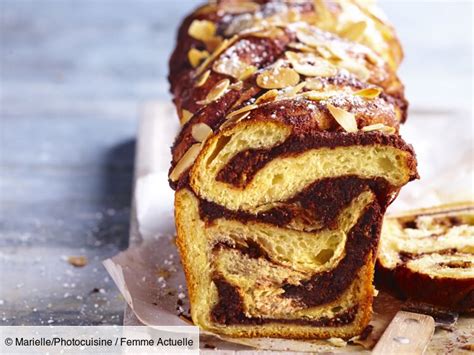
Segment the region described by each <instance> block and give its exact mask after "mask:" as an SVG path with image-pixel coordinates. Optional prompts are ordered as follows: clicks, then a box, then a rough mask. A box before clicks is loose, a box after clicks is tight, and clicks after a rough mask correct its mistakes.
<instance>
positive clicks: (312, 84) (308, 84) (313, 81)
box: [305, 78, 324, 90]
mask: <svg viewBox="0 0 474 355" xmlns="http://www.w3.org/2000/svg"><path fill="white" fill-rule="evenodd" d="M305 88H306V89H308V90H321V89H323V88H324V85H323V83H322V82H321V80H320V79H319V78H307V79H306V81H305Z"/></svg>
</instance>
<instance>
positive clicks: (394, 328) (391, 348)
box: [372, 311, 435, 355]
mask: <svg viewBox="0 0 474 355" xmlns="http://www.w3.org/2000/svg"><path fill="white" fill-rule="evenodd" d="M434 330H435V322H434V319H433V317H430V316H426V315H424V314H418V313H412V312H405V311H400V312H398V313H397V314H396V315H395V317H394V318H393V320H392V322H391V323H390V324H389V326H388V327H387V329H386V330H385V332H384V333H383V335H382V337H381V338H380V340H379V341H378V343H377V345H376V346H375V348H374V349H373V351H372V354H373V355H398V354H407V355H408V354H412V355H421V354H423V353H424V352H425V350H426V348H427V346H428V344H429V342H430V340H431V337H432V336H433V333H434Z"/></svg>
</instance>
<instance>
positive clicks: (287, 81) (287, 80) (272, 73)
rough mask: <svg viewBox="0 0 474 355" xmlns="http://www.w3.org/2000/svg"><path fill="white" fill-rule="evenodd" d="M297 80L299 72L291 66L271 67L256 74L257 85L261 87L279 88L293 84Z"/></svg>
mask: <svg viewBox="0 0 474 355" xmlns="http://www.w3.org/2000/svg"><path fill="white" fill-rule="evenodd" d="M299 81H300V76H299V74H298V73H297V72H296V71H295V70H294V69H291V68H281V67H278V68H272V69H269V70H265V71H264V72H262V73H260V74H259V75H258V76H257V85H258V86H260V87H261V88H263V89H281V88H285V87H288V86H295V85H296V84H298V83H299Z"/></svg>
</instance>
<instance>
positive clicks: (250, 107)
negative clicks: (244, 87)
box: [226, 104, 258, 119]
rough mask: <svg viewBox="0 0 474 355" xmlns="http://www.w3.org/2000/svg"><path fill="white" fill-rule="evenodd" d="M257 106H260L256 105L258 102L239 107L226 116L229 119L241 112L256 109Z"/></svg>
mask: <svg viewBox="0 0 474 355" xmlns="http://www.w3.org/2000/svg"><path fill="white" fill-rule="evenodd" d="M257 107H258V105H256V104H252V105H247V106H244V107H242V108H239V109H238V110H235V111H232V112H231V113H229V114H228V115H227V117H226V118H227V119H229V118H232V117H234V116H237V115H240V114H241V113H244V112H248V111H252V110H255V109H256V108H257Z"/></svg>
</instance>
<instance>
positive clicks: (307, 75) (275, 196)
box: [169, 0, 417, 338]
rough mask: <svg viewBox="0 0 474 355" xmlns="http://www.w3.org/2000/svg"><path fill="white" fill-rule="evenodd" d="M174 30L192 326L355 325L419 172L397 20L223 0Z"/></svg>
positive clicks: (275, 332) (350, 5)
mask: <svg viewBox="0 0 474 355" xmlns="http://www.w3.org/2000/svg"><path fill="white" fill-rule="evenodd" d="M177 42H178V44H177V47H176V49H175V51H174V53H173V55H172V57H171V60H170V76H169V79H170V82H171V92H172V93H173V97H174V102H175V104H176V107H177V111H178V114H179V117H180V121H181V123H182V128H181V131H180V133H179V135H178V136H177V138H176V141H175V143H174V145H173V147H172V157H173V161H172V164H171V168H170V175H169V178H170V183H171V186H172V187H173V188H174V189H176V193H175V218H176V226H177V245H178V248H179V251H180V254H181V259H182V263H183V266H184V269H185V273H186V279H187V286H188V290H189V296H190V303H191V315H192V319H193V321H194V323H195V324H196V325H198V326H200V327H202V328H203V329H206V330H210V331H213V332H216V333H220V334H225V335H228V336H235V337H254V336H259V337H267V336H268V337H285V338H329V337H342V338H350V337H352V336H354V335H356V334H359V333H360V332H361V331H362V330H363V329H364V328H365V327H366V325H367V324H368V322H369V320H370V317H371V310H372V308H371V307H372V298H373V286H372V281H373V272H374V265H375V257H376V250H377V245H378V239H379V235H380V229H381V223H382V218H383V215H384V212H385V209H386V207H387V205H388V204H389V203H390V202H391V201H392V200H393V199H394V198H395V197H396V195H397V193H398V192H399V190H400V188H401V187H402V186H403V185H405V184H406V183H407V182H409V181H410V180H412V179H415V178H417V172H416V160H415V155H414V152H413V150H412V148H411V146H409V145H407V144H406V143H405V142H404V140H403V139H402V138H401V137H400V135H399V133H398V129H399V125H400V123H402V122H403V121H404V120H405V118H406V110H407V102H406V100H405V98H404V94H403V85H402V84H401V82H400V80H399V79H398V77H397V75H396V68H397V65H398V63H399V62H400V60H401V56H402V53H401V49H400V45H399V43H398V41H397V39H396V37H395V35H394V32H393V30H392V28H391V27H390V26H389V25H388V24H387V23H386V22H384V21H383V20H382V19H381V18H380V17H379V15H378V13H377V12H376V10H375V9H374V8H373V7H372V6H369V5H367V4H366V3H365V2H361V1H356V0H348V1H323V0H321V1H309V0H299V1H296V0H293V1H290V0H267V1H232V0H227V1H225V0H224V1H217V2H210V3H209V4H208V5H205V6H203V7H201V8H199V9H198V10H196V11H195V12H194V13H193V14H191V15H190V16H189V17H188V18H186V20H185V21H184V23H183V25H182V26H181V28H180V30H179V35H178V41H177Z"/></svg>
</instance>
